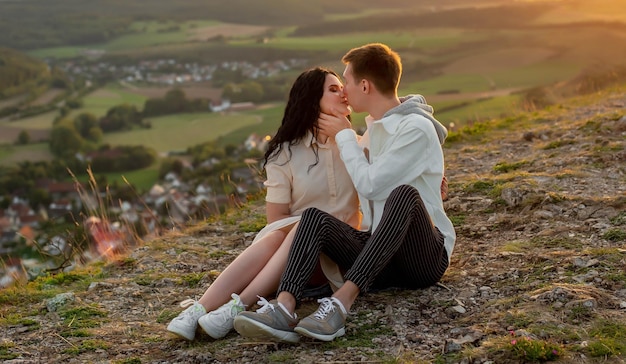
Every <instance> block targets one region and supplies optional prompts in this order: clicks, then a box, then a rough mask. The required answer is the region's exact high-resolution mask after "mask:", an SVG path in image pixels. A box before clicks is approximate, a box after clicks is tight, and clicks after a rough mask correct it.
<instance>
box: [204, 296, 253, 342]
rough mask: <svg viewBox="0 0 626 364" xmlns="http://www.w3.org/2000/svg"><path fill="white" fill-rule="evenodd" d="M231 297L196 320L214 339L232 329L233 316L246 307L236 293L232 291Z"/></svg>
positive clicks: (219, 337)
mask: <svg viewBox="0 0 626 364" xmlns="http://www.w3.org/2000/svg"><path fill="white" fill-rule="evenodd" d="M231 297H232V298H233V299H232V300H230V301H228V302H227V303H225V304H223V305H222V306H221V307H220V308H218V309H217V310H215V311H211V312H209V313H207V314H206V315H204V316H202V317H200V319H199V320H198V324H199V325H200V327H201V328H202V330H204V332H206V333H207V334H208V335H209V336H210V337H212V338H214V339H221V338H223V337H224V336H226V335H227V334H228V333H229V332H230V330H232V329H233V321H234V319H235V316H237V315H238V314H239V313H240V312H242V311H243V310H245V309H246V306H245V305H244V304H243V303H242V302H241V299H240V298H239V296H238V295H236V294H235V293H233V294H232V295H231Z"/></svg>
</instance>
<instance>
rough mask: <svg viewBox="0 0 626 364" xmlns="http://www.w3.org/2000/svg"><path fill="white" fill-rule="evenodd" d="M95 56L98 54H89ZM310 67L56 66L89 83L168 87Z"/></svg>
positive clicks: (292, 63)
mask: <svg viewBox="0 0 626 364" xmlns="http://www.w3.org/2000/svg"><path fill="white" fill-rule="evenodd" d="M86 52H89V51H86ZM94 52H96V51H91V53H87V54H93V53H94ZM306 64H307V61H306V60H304V59H290V60H286V61H284V60H278V61H273V62H261V63H259V64H253V63H251V62H246V61H231V62H227V61H225V62H221V63H219V64H200V63H197V62H179V61H177V60H174V59H157V60H143V61H140V62H138V63H137V64H128V65H116V64H113V63H109V62H104V61H97V62H96V61H93V62H87V63H85V62H78V61H72V60H68V61H63V62H60V63H59V62H56V66H57V67H59V68H61V69H62V70H63V71H64V72H66V73H67V74H68V75H70V76H72V75H74V76H78V75H80V76H83V77H85V78H87V79H94V78H97V77H98V76H102V75H107V76H109V77H113V78H115V79H116V80H118V81H120V82H130V83H132V82H138V83H139V82H141V83H150V84H155V85H164V86H173V85H179V84H189V83H194V82H205V81H211V80H212V79H213V74H214V73H215V71H217V70H218V69H224V70H229V71H240V72H241V75H242V76H243V77H245V78H248V79H259V78H264V77H271V76H275V75H277V74H279V73H281V72H285V71H289V70H291V69H294V68H302V67H304V66H306Z"/></svg>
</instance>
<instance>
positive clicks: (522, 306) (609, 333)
mask: <svg viewBox="0 0 626 364" xmlns="http://www.w3.org/2000/svg"><path fill="white" fill-rule="evenodd" d="M445 155H446V160H447V175H448V178H449V180H450V198H449V199H448V201H446V202H445V205H446V209H447V211H448V213H449V215H450V216H451V218H452V219H453V222H454V224H455V226H456V228H457V235H458V239H457V245H456V248H455V251H454V254H453V256H452V264H451V267H450V268H449V270H448V272H447V273H446V275H445V276H444V278H443V279H442V281H441V284H440V285H437V286H434V287H431V288H428V289H424V290H418V291H389V292H382V293H372V294H367V295H364V296H362V297H361V298H360V299H359V300H358V302H357V304H356V305H355V306H354V307H353V310H352V311H353V312H352V315H351V316H350V318H349V320H348V323H347V333H346V336H345V337H343V338H340V339H338V340H336V341H335V342H332V343H326V344H322V343H319V342H314V341H304V342H302V343H300V344H298V345H290V344H276V343H271V342H254V341H250V340H248V339H245V338H242V337H240V336H238V335H237V334H236V333H232V334H230V335H229V336H227V338H226V339H224V340H218V341H215V340H212V339H210V338H209V337H208V336H200V337H199V338H198V339H197V340H196V341H194V342H191V343H190V342H186V341H183V340H180V339H177V338H175V337H173V336H171V335H170V334H168V333H167V332H166V331H165V326H166V325H167V323H168V322H169V320H170V319H171V318H172V317H174V316H175V315H176V314H177V313H178V312H179V311H180V308H179V307H178V303H179V302H180V301H181V300H183V299H186V298H198V297H199V296H200V295H201V293H202V292H203V287H206V286H207V285H208V284H210V282H211V280H212V279H213V278H214V277H215V275H216V274H218V273H219V271H220V270H221V269H223V268H224V267H225V266H226V265H227V264H228V262H230V261H231V260H232V259H233V258H234V257H235V256H236V255H237V253H238V252H240V251H241V250H242V249H243V248H245V247H246V246H247V244H249V243H250V241H251V240H252V238H253V236H254V234H253V233H249V232H244V230H246V229H245V228H244V227H246V226H250V225H254V224H257V223H258V221H259V219H260V218H262V214H263V209H262V203H261V202H257V203H252V204H250V205H248V206H246V207H244V208H242V209H241V210H239V211H236V212H235V213H232V214H230V215H229V216H226V217H223V218H221V219H219V220H218V221H215V222H211V223H209V224H206V225H202V226H196V227H193V228H190V229H188V230H185V231H182V232H172V233H171V234H168V235H167V236H165V237H163V238H160V239H157V240H153V241H150V242H146V243H145V244H144V245H143V246H142V247H140V248H138V249H136V250H135V251H133V252H132V253H131V254H130V255H128V256H126V257H122V258H120V259H119V260H117V261H115V262H111V263H104V262H103V263H99V264H93V265H91V266H89V267H86V268H85V269H84V270H77V271H76V272H72V273H69V274H66V275H65V276H62V277H60V278H56V279H53V278H49V279H47V280H40V281H39V282H38V284H33V285H31V286H29V287H25V288H21V289H17V290H6V291H5V292H0V302H1V303H2V306H1V311H0V314H1V315H0V323H1V324H2V333H0V337H1V338H2V344H1V346H0V358H4V359H5V362H6V363H15V364H17V363H60V362H64V363H230V362H238V363H247V362H250V363H269V362H298V363H353V362H368V363H393V362H398V363H409V362H420V363H432V362H437V363H448V362H449V363H522V362H540V361H546V360H554V361H556V362H562V363H595V362H602V363H622V362H624V360H625V358H626V213H625V211H626V92H624V91H623V90H622V91H617V92H613V93H608V92H607V93H604V94H602V95H594V96H592V97H587V98H583V99H579V100H572V101H571V102H568V103H564V104H562V105H559V106H555V107H552V108H551V109H549V110H545V111H541V112H536V113H533V114H526V115H521V116H519V117H516V118H510V119H506V120H498V121H494V122H491V123H485V124H480V125H474V126H473V127H472V128H469V129H465V130H463V131H462V132H460V133H458V134H456V136H451V138H450V139H449V140H448V142H447V144H446V146H445ZM314 307H316V306H315V305H314V304H312V303H310V304H305V305H303V307H302V308H301V312H303V313H306V311H308V310H312V309H313V308H314Z"/></svg>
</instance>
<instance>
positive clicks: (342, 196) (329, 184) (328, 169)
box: [252, 133, 361, 289]
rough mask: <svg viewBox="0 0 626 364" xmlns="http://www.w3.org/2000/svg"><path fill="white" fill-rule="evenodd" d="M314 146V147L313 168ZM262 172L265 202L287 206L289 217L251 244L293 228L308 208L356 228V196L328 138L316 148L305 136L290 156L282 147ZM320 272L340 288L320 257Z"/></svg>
mask: <svg viewBox="0 0 626 364" xmlns="http://www.w3.org/2000/svg"><path fill="white" fill-rule="evenodd" d="M314 145H317V147H318V149H317V155H318V157H319V161H318V162H317V164H315V163H316V157H315V153H314V147H313V146H314ZM314 164H315V165H314ZM265 170H266V172H267V180H266V181H265V182H264V185H265V187H266V188H267V193H266V196H265V201H267V202H271V203H278V204H289V210H290V211H291V216H290V217H288V218H284V219H281V220H278V221H274V222H273V223H271V224H268V225H267V226H265V227H264V228H263V229H262V230H261V231H259V233H258V234H257V236H256V237H255V239H254V241H253V242H252V243H253V244H254V243H256V242H257V241H258V240H259V239H261V238H263V237H264V236H265V235H267V234H268V233H269V232H272V231H275V230H278V229H282V228H285V227H288V226H293V225H294V224H295V223H296V222H298V221H300V215H301V214H302V212H303V211H304V210H305V209H307V208H309V207H316V208H318V209H320V210H322V211H325V212H328V213H329V214H331V215H333V216H335V217H336V218H338V219H339V220H341V221H343V222H345V223H347V224H349V225H351V226H352V227H354V228H358V227H359V223H360V219H361V214H360V212H359V202H358V196H357V193H356V190H355V189H354V185H353V183H352V180H351V179H350V176H349V175H348V172H347V171H346V168H345V166H344V164H343V162H342V161H341V158H340V156H339V149H338V148H337V145H336V144H335V140H334V139H332V138H329V139H328V141H327V142H326V143H325V144H320V143H318V142H317V141H316V139H315V138H314V137H313V135H312V134H311V133H309V134H308V135H307V136H306V137H305V138H304V139H303V140H302V141H301V142H300V143H298V144H296V145H292V146H291V153H290V150H289V148H288V145H287V143H285V145H283V149H282V150H281V152H280V154H279V155H278V157H276V158H274V159H273V160H271V161H270V162H269V163H268V164H267V165H266V166H265ZM322 268H323V270H324V273H325V274H326V276H327V277H328V278H329V280H330V283H331V284H332V285H333V288H335V289H336V288H338V287H340V286H341V284H342V283H343V278H342V276H341V273H340V271H339V269H338V267H337V266H336V265H335V264H334V263H333V262H332V261H330V259H327V258H325V257H323V258H322Z"/></svg>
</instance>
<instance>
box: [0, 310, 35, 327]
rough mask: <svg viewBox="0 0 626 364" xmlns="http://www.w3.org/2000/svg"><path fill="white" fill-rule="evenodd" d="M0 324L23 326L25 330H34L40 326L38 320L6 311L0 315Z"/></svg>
mask: <svg viewBox="0 0 626 364" xmlns="http://www.w3.org/2000/svg"><path fill="white" fill-rule="evenodd" d="M0 325H2V326H5V325H7V326H23V327H26V331H34V330H38V329H39V328H40V326H41V325H40V324H39V322H37V321H35V320H33V319H30V318H27V317H23V316H22V315H21V314H17V313H8V314H4V315H2V316H1V317H0Z"/></svg>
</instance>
